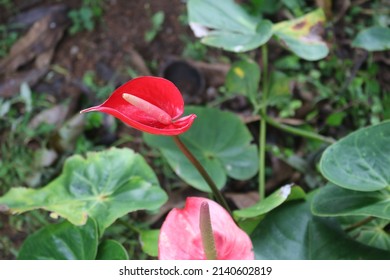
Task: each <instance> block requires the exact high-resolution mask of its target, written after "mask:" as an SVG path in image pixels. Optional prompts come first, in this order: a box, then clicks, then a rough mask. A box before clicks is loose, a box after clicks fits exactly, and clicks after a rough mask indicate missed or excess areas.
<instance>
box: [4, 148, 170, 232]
mask: <svg viewBox="0 0 390 280" xmlns="http://www.w3.org/2000/svg"><path fill="white" fill-rule="evenodd" d="M166 200H167V195H166V194H165V192H164V191H163V190H162V189H161V188H160V186H159V183H158V180H157V177H156V175H155V174H154V172H153V171H152V169H151V168H150V167H149V166H148V164H147V163H146V162H145V160H144V159H143V157H142V156H140V155H138V154H135V153H134V152H133V151H132V150H129V149H115V148H113V149H110V150H107V151H103V152H99V153H88V154H87V157H86V158H83V157H81V156H79V155H75V156H72V157H70V158H69V159H68V160H67V161H66V162H65V165H64V169H63V172H62V174H61V175H60V176H59V177H57V178H56V179H54V180H53V181H52V182H50V183H49V184H48V185H47V186H45V187H43V188H41V189H38V190H35V189H26V188H13V189H11V190H10V191H9V192H8V193H6V194H5V195H4V196H3V197H0V206H1V207H0V209H6V210H9V211H10V212H11V213H22V212H26V211H30V210H33V209H38V208H42V209H45V210H48V211H51V212H54V213H56V214H58V215H60V216H62V217H64V218H66V219H68V220H69V221H70V222H71V223H73V224H75V225H83V224H84V223H85V222H86V221H87V218H88V217H89V216H90V217H93V218H94V219H95V220H96V222H97V224H98V228H99V232H100V233H103V231H104V229H105V228H107V227H108V226H109V225H111V224H112V223H113V222H114V221H115V220H116V219H117V218H119V217H121V216H123V215H125V214H126V213H129V212H132V211H136V210H140V209H148V210H155V209H158V208H159V207H160V206H161V205H162V204H164V203H165V202H166Z"/></svg>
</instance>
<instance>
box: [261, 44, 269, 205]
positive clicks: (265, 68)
mask: <svg viewBox="0 0 390 280" xmlns="http://www.w3.org/2000/svg"><path fill="white" fill-rule="evenodd" d="M261 57H262V62H263V81H262V85H263V88H262V105H263V106H262V107H261V110H260V112H261V115H267V98H268V90H269V86H268V82H269V81H268V48H267V45H266V44H264V45H263V46H262V47H261ZM266 125H267V124H266V121H265V119H264V118H261V120H260V130H259V198H260V200H262V199H264V197H265V145H266V136H267V130H266Z"/></svg>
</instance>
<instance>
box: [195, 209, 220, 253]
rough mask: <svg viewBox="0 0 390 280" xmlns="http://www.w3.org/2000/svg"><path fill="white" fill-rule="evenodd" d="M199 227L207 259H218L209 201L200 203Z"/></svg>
mask: <svg viewBox="0 0 390 280" xmlns="http://www.w3.org/2000/svg"><path fill="white" fill-rule="evenodd" d="M199 229H200V235H201V236H202V244H203V250H204V253H205V255H206V259H208V260H216V259H217V258H218V255H217V249H216V247H215V240H214V234H213V227H212V225H211V217H210V208H209V204H208V203H207V202H202V204H201V205H200V213H199Z"/></svg>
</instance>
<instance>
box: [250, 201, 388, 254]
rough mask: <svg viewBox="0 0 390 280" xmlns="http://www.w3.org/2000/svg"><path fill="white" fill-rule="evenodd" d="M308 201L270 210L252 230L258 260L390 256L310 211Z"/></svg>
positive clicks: (330, 220)
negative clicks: (354, 238)
mask: <svg viewBox="0 0 390 280" xmlns="http://www.w3.org/2000/svg"><path fill="white" fill-rule="evenodd" d="M308 197H309V199H308V200H307V201H291V202H289V203H285V204H283V205H282V206H280V207H278V208H276V209H275V210H274V211H272V212H271V213H269V214H268V215H267V216H266V217H265V218H264V220H262V222H261V223H260V224H259V226H258V227H257V228H256V230H255V231H254V232H253V233H252V235H251V239H252V242H253V247H254V251H255V258H256V259H268V260H271V259H274V260H338V259H359V260H360V259H389V258H390V252H387V251H383V250H379V249H375V248H371V247H369V246H366V245H363V244H360V243H358V242H356V241H354V240H352V239H351V238H350V237H348V236H347V234H345V233H344V232H343V231H342V230H341V229H340V227H339V225H338V223H337V222H336V221H335V220H332V219H325V218H319V217H315V216H313V215H312V214H311V212H310V204H311V197H312V194H311V195H309V196H308Z"/></svg>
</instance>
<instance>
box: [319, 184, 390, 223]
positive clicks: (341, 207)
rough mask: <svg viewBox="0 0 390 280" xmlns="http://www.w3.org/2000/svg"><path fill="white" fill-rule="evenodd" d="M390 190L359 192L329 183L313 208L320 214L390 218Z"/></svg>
mask: <svg viewBox="0 0 390 280" xmlns="http://www.w3.org/2000/svg"><path fill="white" fill-rule="evenodd" d="M389 205H390V192H389V191H387V190H380V191H375V192H368V193H367V192H359V191H352V190H347V189H343V188H340V187H338V186H335V185H333V184H328V185H327V186H325V187H324V188H321V189H320V190H319V192H318V193H317V194H316V196H315V197H314V199H313V205H312V210H313V213H314V214H315V215H319V216H352V215H354V216H356V215H362V216H373V217H379V218H383V219H390V207H389Z"/></svg>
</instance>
